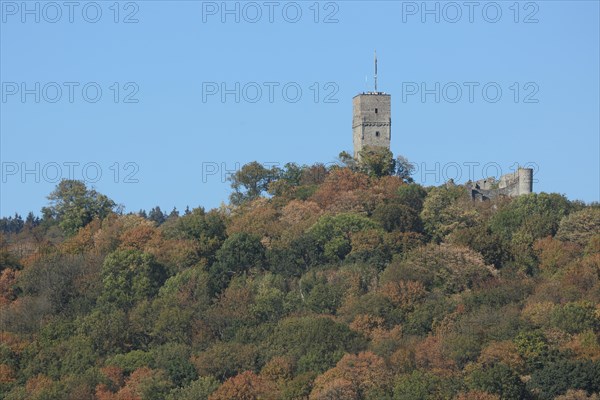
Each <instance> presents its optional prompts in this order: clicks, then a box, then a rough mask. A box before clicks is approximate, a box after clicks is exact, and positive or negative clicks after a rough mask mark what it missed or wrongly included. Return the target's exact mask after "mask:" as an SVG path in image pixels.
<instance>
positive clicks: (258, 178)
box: [228, 161, 280, 205]
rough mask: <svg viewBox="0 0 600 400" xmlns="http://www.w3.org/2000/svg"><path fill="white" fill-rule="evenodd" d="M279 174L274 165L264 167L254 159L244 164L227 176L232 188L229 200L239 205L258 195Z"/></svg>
mask: <svg viewBox="0 0 600 400" xmlns="http://www.w3.org/2000/svg"><path fill="white" fill-rule="evenodd" d="M279 174H280V170H279V168H277V167H275V166H273V167H271V168H265V167H264V166H263V165H262V164H260V163H258V162H256V161H252V162H251V163H248V164H245V165H244V166H243V167H242V168H241V169H240V170H239V171H236V172H235V173H234V174H232V175H230V176H229V177H228V179H229V181H231V187H232V188H233V190H234V192H233V193H232V194H231V197H230V200H231V202H232V203H233V204H237V205H240V204H242V203H245V202H247V201H250V200H254V199H256V198H258V197H260V196H261V195H262V194H263V192H266V191H267V190H268V189H269V184H270V183H271V182H273V181H275V180H276V179H277V178H278V176H279Z"/></svg>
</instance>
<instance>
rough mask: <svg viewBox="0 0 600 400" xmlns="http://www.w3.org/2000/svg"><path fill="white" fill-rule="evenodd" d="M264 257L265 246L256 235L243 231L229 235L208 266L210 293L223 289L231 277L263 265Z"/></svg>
mask: <svg viewBox="0 0 600 400" xmlns="http://www.w3.org/2000/svg"><path fill="white" fill-rule="evenodd" d="M265 258H266V251H265V247H264V246H263V244H262V243H261V241H260V238H259V237H258V236H256V235H251V234H249V233H245V232H240V233H235V234H233V235H231V236H230V237H228V238H227V240H225V242H224V243H223V246H221V248H220V249H219V250H218V251H217V253H216V262H215V263H214V264H213V265H212V266H211V268H210V279H211V281H210V282H211V283H210V285H211V290H212V293H213V294H215V293H219V292H220V291H221V290H223V289H224V288H225V287H226V286H227V284H228V283H229V281H230V280H231V278H232V277H234V276H236V275H239V274H244V273H246V272H248V271H249V270H250V269H252V268H261V267H263V266H264V265H265Z"/></svg>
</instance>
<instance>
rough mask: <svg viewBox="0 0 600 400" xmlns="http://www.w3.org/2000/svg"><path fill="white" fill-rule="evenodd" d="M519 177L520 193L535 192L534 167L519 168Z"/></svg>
mask: <svg viewBox="0 0 600 400" xmlns="http://www.w3.org/2000/svg"><path fill="white" fill-rule="evenodd" d="M517 175H518V177H519V188H518V195H519V196H520V195H522V194H529V193H532V192H533V169H532V168H519V169H518V170H517Z"/></svg>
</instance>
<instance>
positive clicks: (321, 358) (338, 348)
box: [265, 316, 365, 372]
mask: <svg viewBox="0 0 600 400" xmlns="http://www.w3.org/2000/svg"><path fill="white" fill-rule="evenodd" d="M265 345H266V348H267V349H268V351H267V353H268V354H269V356H270V357H273V356H289V357H291V358H292V359H293V360H294V361H296V362H297V364H298V370H299V372H307V371H316V372H324V371H326V370H327V369H329V368H331V367H333V366H334V365H335V364H336V363H337V362H338V361H339V360H340V359H341V358H342V356H343V355H344V353H346V352H349V353H356V352H357V351H359V350H362V349H363V348H364V346H365V341H364V338H362V337H361V336H359V335H358V334H356V333H355V332H352V331H351V330H350V329H349V328H348V326H346V325H344V324H340V323H338V322H335V321H333V320H331V319H329V318H324V317H316V316H307V317H299V318H287V319H284V320H282V321H280V322H279V323H278V324H277V327H276V328H275V331H274V332H273V334H272V335H271V336H270V337H269V338H268V339H267V341H266V343H265ZM270 357H268V358H270Z"/></svg>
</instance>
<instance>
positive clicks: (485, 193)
mask: <svg viewBox="0 0 600 400" xmlns="http://www.w3.org/2000/svg"><path fill="white" fill-rule="evenodd" d="M465 187H466V188H467V190H469V192H470V193H471V198H472V199H473V200H489V199H493V198H495V197H499V196H509V197H515V196H521V195H523V194H529V193H532V192H533V169H531V168H519V169H518V170H517V171H515V172H513V173H511V174H506V175H502V176H501V177H500V179H496V178H494V177H490V178H486V179H480V180H478V181H475V182H471V181H469V182H467V183H465Z"/></svg>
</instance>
